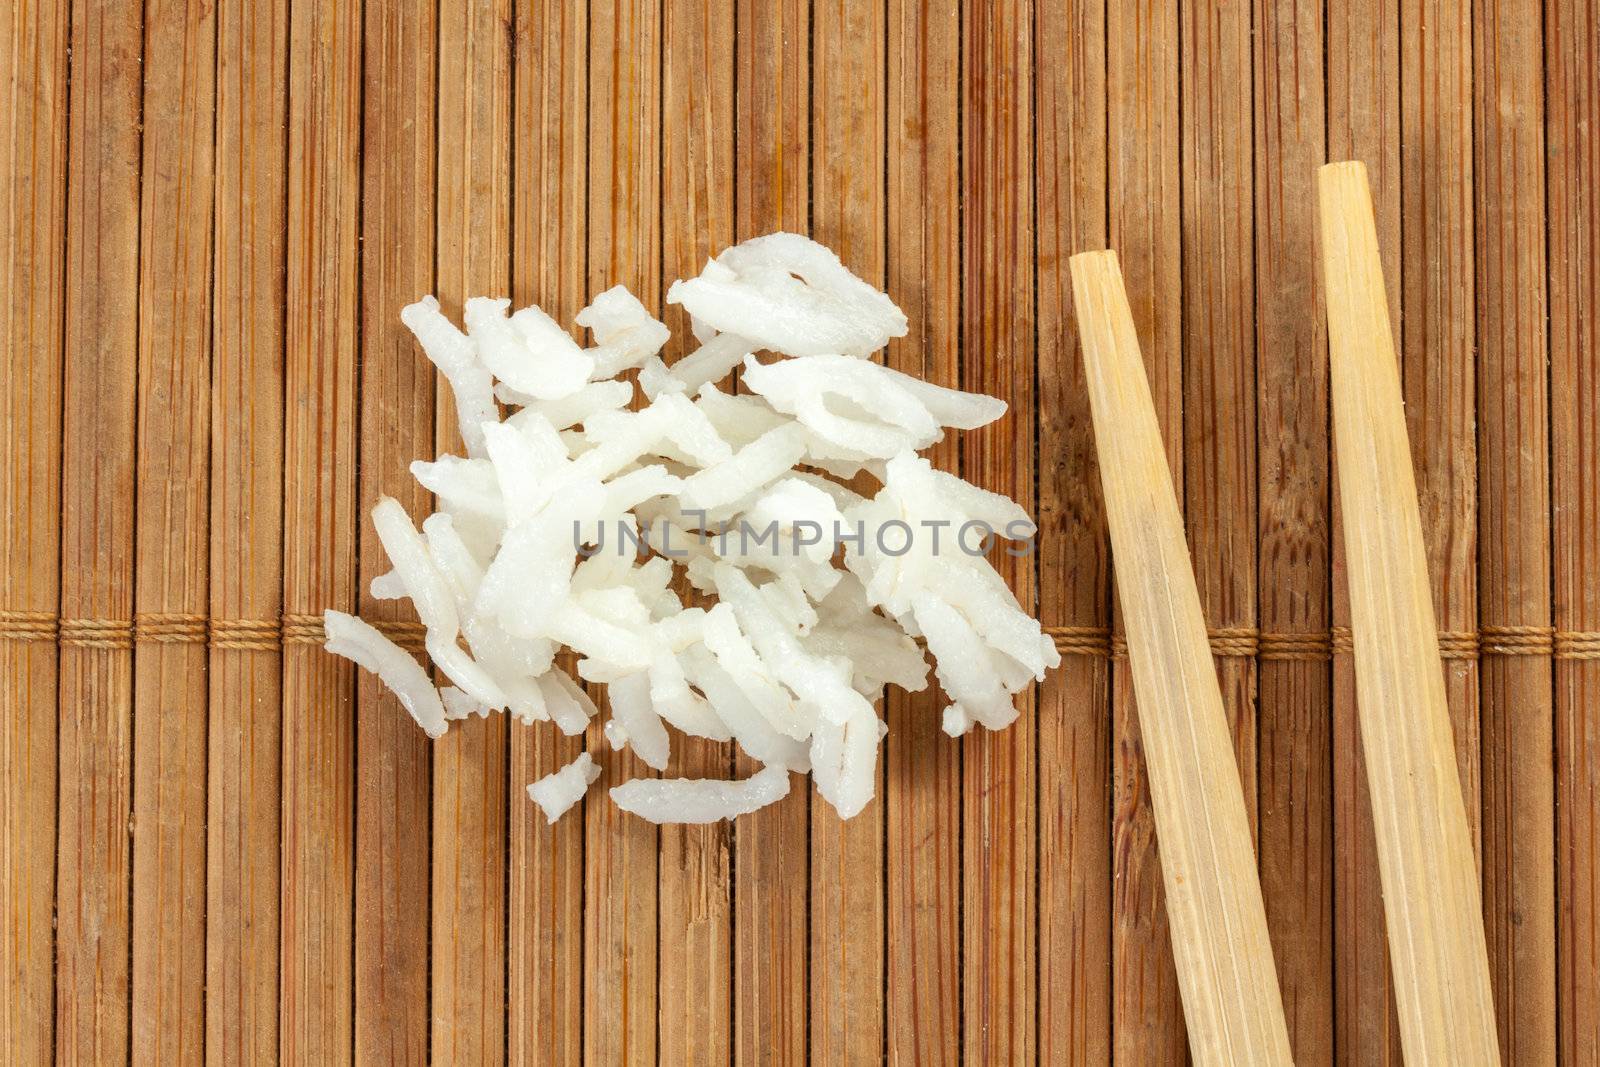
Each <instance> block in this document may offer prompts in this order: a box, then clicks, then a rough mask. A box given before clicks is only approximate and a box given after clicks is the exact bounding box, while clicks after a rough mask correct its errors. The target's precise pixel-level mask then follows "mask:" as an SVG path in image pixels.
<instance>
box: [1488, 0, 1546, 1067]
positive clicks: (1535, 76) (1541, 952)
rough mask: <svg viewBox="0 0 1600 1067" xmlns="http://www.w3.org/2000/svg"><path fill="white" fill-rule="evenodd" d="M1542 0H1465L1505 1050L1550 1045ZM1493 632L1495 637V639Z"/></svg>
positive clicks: (1493, 848)
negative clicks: (1531, 647)
mask: <svg viewBox="0 0 1600 1067" xmlns="http://www.w3.org/2000/svg"><path fill="white" fill-rule="evenodd" d="M1540 7H1541V4H1540V3H1539V0H1495V2H1493V3H1482V4H1478V5H1475V6H1474V22H1473V34H1472V39H1473V97H1474V106H1473V114H1474V116H1475V117H1476V124H1475V125H1476V131H1475V140H1476V148H1475V158H1474V162H1473V165H1474V175H1475V179H1476V180H1475V181H1474V183H1473V191H1474V195H1475V197H1476V217H1475V223H1476V225H1475V231H1476V238H1475V240H1474V247H1475V249H1476V253H1477V278H1476V286H1475V289H1476V292H1477V294H1478V298H1477V348H1478V368H1477V369H1478V443H1479V447H1478V485H1479V489H1478V495H1479V511H1478V530H1479V549H1478V571H1479V585H1478V590H1479V592H1478V621H1479V625H1480V627H1481V628H1482V631H1483V643H1484V653H1485V655H1484V661H1483V665H1482V667H1481V671H1482V682H1481V684H1482V691H1481V701H1480V706H1479V715H1480V717H1481V720H1482V731H1483V754H1482V761H1483V772H1482V773H1483V872H1484V877H1483V907H1484V921H1485V923H1486V924H1487V926H1488V944H1489V964H1490V973H1491V977H1492V978H1493V981H1494V991H1495V1015H1496V1017H1497V1018H1498V1019H1499V1020H1500V1027H1499V1035H1500V1053H1501V1056H1502V1057H1503V1058H1504V1059H1505V1060H1507V1061H1508V1062H1512V1063H1553V1062H1555V1058H1556V923H1555V903H1556V902H1555V877H1556V858H1555V821H1556V820H1555V768H1554V766H1553V761H1552V760H1551V753H1552V752H1553V751H1554V746H1555V709H1554V691H1553V689H1552V673H1551V661H1550V659H1549V658H1548V657H1544V656H1520V655H1504V654H1500V653H1499V652H1498V648H1499V647H1506V648H1507V649H1508V650H1514V649H1515V648H1516V647H1519V645H1518V643H1519V642H1521V641H1529V640H1531V641H1536V642H1537V641H1542V642H1543V643H1544V645H1545V647H1550V645H1551V642H1552V632H1551V629H1550V619H1551V610H1550V578H1551V572H1550V445H1549V440H1550V436H1549V435H1550V425H1549V403H1550V395H1549V389H1548V379H1547V374H1548V358H1547V349H1546V344H1545V329H1546V309H1545V197H1544V193H1545V168H1544V141H1545V138H1544V40H1543V36H1542V34H1541V33H1540ZM1497 635H1498V636H1497Z"/></svg>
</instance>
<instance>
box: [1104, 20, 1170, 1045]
mask: <svg viewBox="0 0 1600 1067" xmlns="http://www.w3.org/2000/svg"><path fill="white" fill-rule="evenodd" d="M1106 55H1107V59H1106V99H1107V116H1106V122H1107V133H1106V141H1107V148H1108V153H1109V156H1110V177H1109V179H1108V180H1107V182H1106V186H1107V200H1108V210H1109V215H1110V238H1111V239H1110V242H1109V244H1110V247H1112V248H1114V249H1116V250H1117V254H1118V258H1119V259H1120V260H1121V263H1122V270H1123V276H1124V278H1125V279H1126V283H1127V291H1128V300H1129V305H1130V307H1131V308H1132V310H1133V322H1134V328H1135V330H1136V331H1137V333H1138V336H1139V340H1140V343H1141V345H1142V348H1143V352H1144V365H1145V371H1146V373H1147V374H1148V375H1149V380H1150V393H1151V396H1152V399H1153V400H1154V402H1155V406H1156V419H1157V421H1158V423H1159V424H1160V426H1161V439H1162V442H1163V444H1164V445H1165V447H1166V449H1167V466H1168V468H1169V470H1170V471H1171V473H1172V481H1173V488H1174V491H1175V492H1176V493H1177V494H1178V496H1179V499H1182V496H1183V481H1184V469H1183V462H1184V455H1183V453H1184V450H1183V448H1182V444H1183V362H1182V360H1183V355H1182V353H1183V349H1182V344H1181V330H1182V316H1183V277H1182V262H1183V260H1182V250H1181V249H1182V239H1181V233H1180V220H1179V195H1180V194H1179V171H1180V167H1179V142H1178V82H1179V62H1178V56H1179V42H1178V11H1177V7H1176V6H1175V5H1172V4H1165V3H1156V2H1146V0H1139V2H1138V3H1135V4H1130V5H1123V4H1107V5H1106ZM1113 625H1114V626H1116V627H1118V628H1119V629H1120V626H1121V614H1120V612H1118V611H1116V610H1115V608H1114V609H1113ZM1112 701H1113V705H1112V706H1113V726H1112V731H1113V733H1112V740H1113V746H1112V753H1113V756H1112V759H1113V764H1112V822H1111V855H1112V892H1113V899H1112V920H1111V921H1112V932H1111V944H1112V975H1113V982H1112V984H1113V996H1112V1034H1113V1039H1114V1043H1113V1047H1112V1053H1113V1055H1114V1057H1115V1058H1116V1060H1117V1061H1118V1062H1122V1063H1171V1062H1174V1061H1181V1060H1182V1059H1183V1057H1184V1056H1185V1054H1186V1053H1185V1049H1186V1037H1185V1034H1184V1027H1183V1009H1182V1007H1181V1006H1180V1004H1179V999H1178V979H1177V975H1176V973H1175V972H1174V971H1173V966H1172V952H1171V949H1170V948H1169V947H1168V945H1169V938H1168V935H1167V917H1166V908H1165V904H1164V903H1163V900H1162V887H1161V868H1160V866H1159V855H1158V853H1157V846H1156V842H1155V823H1154V820H1153V818H1152V816H1151V812H1150V793H1149V784H1148V782H1147V781H1146V777H1145V770H1144V751H1143V741H1142V739H1141V737H1140V733H1139V718H1138V710H1137V707H1136V706H1135V703H1134V693H1133V679H1132V675H1131V674H1130V673H1129V671H1128V669H1127V664H1126V662H1122V663H1117V664H1114V665H1113V668H1112Z"/></svg>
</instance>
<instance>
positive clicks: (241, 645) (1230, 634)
mask: <svg viewBox="0 0 1600 1067" xmlns="http://www.w3.org/2000/svg"><path fill="white" fill-rule="evenodd" d="M371 625H372V627H373V628H374V629H376V630H377V631H378V632H379V633H381V634H383V635H384V636H385V637H388V638H389V639H390V640H391V641H393V642H394V643H395V644H397V645H399V646H400V647H402V648H405V649H409V650H411V651H419V650H421V649H422V648H423V645H424V642H425V639H426V637H427V630H426V629H425V628H424V627H423V625H422V623H420V622H417V621H415V620H406V619H380V620H377V621H373V622H372V623H371ZM1043 629H1044V632H1045V633H1046V634H1048V635H1049V636H1050V638H1051V640H1052V641H1054V642H1055V647H1056V649H1057V651H1059V652H1060V653H1061V654H1062V655H1064V656H1095V657H1099V658H1102V659H1103V658H1107V657H1109V658H1112V659H1122V658H1126V656H1127V655H1128V641H1127V638H1126V637H1124V636H1123V635H1122V634H1114V633H1111V632H1110V630H1108V629H1107V628H1106V627H1104V626H1046V627H1044V628H1043ZM1208 637H1209V638H1210V642H1211V651H1212V653H1213V654H1214V655H1217V656H1222V657H1230V658H1243V659H1249V658H1258V659H1262V660H1326V659H1328V658H1329V657H1330V656H1341V655H1348V654H1350V653H1351V652H1353V651H1354V649H1355V646H1354V642H1353V640H1352V638H1351V633H1350V628H1349V627H1348V626H1335V627H1333V628H1332V629H1330V630H1329V631H1327V632H1326V633H1314V632H1306V633H1272V632H1266V633H1263V632H1260V631H1257V630H1255V629H1253V628H1250V627H1243V626H1236V627H1225V628H1218V629H1215V630H1212V631H1211V632H1210V634H1209V635H1208ZM326 640H327V633H326V632H325V630H324V629H323V626H322V616H321V615H320V614H318V615H311V614H294V613H286V614H285V615H284V616H283V619H282V622H281V623H280V622H277V621H275V620H272V619H212V620H210V621H209V622H208V621H207V618H206V616H205V615H202V614H196V613H182V612H173V613H166V612H141V613H139V614H138V615H135V616H134V617H133V620H132V621H131V622H129V621H125V620H122V619H60V618H58V617H57V616H56V615H55V613H53V612H48V611H0V641H17V642H31V641H55V642H59V643H60V644H62V645H72V646H75V647H79V648H113V649H127V648H132V647H133V646H134V643H135V642H136V641H138V642H152V643H155V644H202V643H206V642H209V643H210V645H211V647H212V648H221V649H240V650H245V651H259V652H270V651H276V650H277V649H279V648H280V647H283V646H286V645H320V644H322V643H324V642H325V641H326ZM1480 655H1493V656H1553V657H1554V658H1555V659H1564V660H1600V630H1556V629H1554V628H1553V627H1549V626H1485V627H1484V628H1483V630H1482V632H1481V633H1473V632H1471V631H1464V630H1463V631H1449V630H1447V631H1444V632H1442V633H1440V634H1439V657H1440V658H1441V659H1453V660H1471V659H1477V658H1478V657H1479V656H1480Z"/></svg>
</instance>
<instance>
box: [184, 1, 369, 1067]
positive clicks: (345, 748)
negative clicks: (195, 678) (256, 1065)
mask: <svg viewBox="0 0 1600 1067" xmlns="http://www.w3.org/2000/svg"><path fill="white" fill-rule="evenodd" d="M252 10H255V11H261V10H264V9H261V8H254V9H252ZM359 14H360V12H359V8H357V7H355V6H354V5H350V4H342V3H337V2H329V3H315V2H313V3H293V4H291V5H289V42H288V44H289V49H288V99H289V111H288V117H289V130H288V157H287V158H288V206H287V212H288V246H287V249H286V252H285V262H286V269H285V272H284V284H285V287H286V290H285V291H286V298H285V299H286V306H287V311H286V314H285V342H286V347H285V354H284V428H283V433H284V493H283V500H284V522H283V538H284V540H283V567H284V580H283V608H284V612H285V613H286V618H291V619H293V618H301V617H305V616H313V615H316V614H318V613H320V612H321V611H322V610H323V609H324V608H329V607H333V608H338V609H340V610H351V609H352V608H354V607H355V606H356V603H357V581H358V574H357V565H356V550H357V532H356V531H357V523H358V521H359V516H358V514H357V508H356V502H357V495H356V494H357V482H356V458H357V455H358V451H357V444H358V442H357V434H358V432H359V425H358V420H359V408H358V406H357V405H358V398H359V396H360V392H359V388H358V376H357V369H356V368H357V356H358V345H359V343H360V338H359V331H358V325H359V323H360V313H361V307H360V299H359V298H360V288H359V286H360V263H361V260H360V247H361V246H360V241H361V231H360V229H359V226H358V224H359V222H360V212H359V204H360V197H361V144H362V137H361V105H362V91H361V54H362V49H361V20H360V17H359ZM267 121H270V118H268V119H267ZM365 684H370V682H368V683H365ZM355 693H356V671H355V669H354V668H353V667H352V666H351V665H350V664H349V663H347V662H345V661H344V660H341V659H338V658H335V657H333V656H329V655H328V654H327V653H325V652H324V651H323V650H322V649H321V648H320V647H319V646H317V645H313V644H299V643H296V644H293V645H290V646H288V647H286V648H285V649H284V652H283V743H282V759H283V782H282V797H283V799H282V804H281V808H280V806H279V802H278V798H277V797H276V796H273V795H270V787H271V786H272V785H275V784H276V775H275V768H274V764H275V762H276V752H277V747H276V745H275V744H273V743H272V742H271V741H270V740H269V739H268V738H265V737H261V736H259V731H261V730H263V729H265V728H267V726H268V725H269V724H265V723H262V722H259V721H245V720H243V719H242V717H241V719H240V720H239V721H238V722H237V724H236V725H233V728H232V730H231V731H230V732H229V733H228V734H227V735H226V736H227V738H228V747H227V748H226V749H222V750H221V751H217V746H216V745H215V744H214V751H213V756H212V782H213V795H216V794H218V793H223V794H224V795H228V796H231V795H232V793H233V791H236V790H237V791H238V792H239V796H238V798H237V800H230V803H235V804H238V805H240V807H241V808H242V809H246V808H247V810H242V811H241V813H240V815H239V816H238V817H237V818H236V820H235V822H237V823H238V824H239V827H240V828H239V829H238V830H232V831H231V836H230V837H229V839H228V841H227V844H228V847H229V848H232V849H234V850H236V851H237V852H238V858H237V859H232V858H228V859H225V858H224V857H225V855H226V853H225V852H224V851H223V848H222V847H221V843H220V842H217V841H216V840H215V838H216V836H217V835H218V834H220V833H221V832H222V827H219V826H218V825H217V822H216V819H215V816H213V818H212V825H213V828H214V829H213V846H212V851H211V857H210V867H211V871H212V878H213V884H215V885H217V886H219V887H220V886H223V885H227V886H228V887H229V888H228V891H229V893H230V894H232V895H234V896H236V897H237V898H238V900H239V905H238V906H239V907H240V908H241V909H254V910H256V912H257V913H258V914H262V915H264V916H265V915H266V914H267V909H268V908H269V905H267V904H265V903H263V902H262V899H261V895H262V893H263V892H265V887H266V886H268V885H270V884H271V883H270V879H271V878H272V877H273V876H274V875H275V874H276V870H277V857H276V856H272V855H270V854H263V853H262V852H260V851H259V850H258V849H256V848H255V847H254V845H253V842H254V841H255V840H256V836H257V832H256V831H255V830H254V829H253V828H255V827H260V826H265V825H271V824H272V822H271V820H276V819H280V818H281V820H282V826H283V843H282V848H283V861H282V871H283V902H284V908H283V912H284V923H283V928H284V931H285V956H284V958H285V960H286V964H285V975H284V978H283V980H284V981H286V982H288V983H290V984H291V985H292V986H293V987H294V991H293V992H292V993H291V994H290V995H289V997H288V999H289V1002H290V1003H291V1004H296V1002H297V1001H298V1000H299V997H300V996H301V995H302V992H303V991H305V990H304V984H305V982H306V981H307V979H308V977H310V976H311V975H315V981H318V982H323V981H328V980H329V979H330V978H331V979H332V980H333V982H335V983H337V984H334V985H331V986H325V987H323V989H321V990H319V991H317V992H314V993H310V992H309V991H306V992H308V995H312V996H322V997H325V998H326V1000H324V1005H325V1006H326V1008H327V1010H328V1013H329V1014H328V1020H329V1022H330V1023H331V1033H330V1034H328V1035H326V1036H327V1037H332V1038H333V1040H332V1041H326V1043H325V1044H324V1046H323V1047H327V1046H328V1045H333V1046H334V1047H333V1048H332V1049H331V1055H332V1056H333V1057H334V1060H335V1062H337V1060H338V1059H341V1058H343V1057H344V1055H345V1054H344V1052H343V1049H344V1048H345V1047H348V1046H347V1045H344V1044H342V1043H338V1044H336V1043H335V1042H338V1041H339V1039H341V1038H343V1037H344V1035H343V1034H340V1033H339V1031H338V1027H339V1026H341V1025H343V1026H348V1025H349V1024H348V1023H344V1022H343V1021H342V1019H343V1016H344V1015H345V1014H346V1012H347V1010H348V1009H344V1008H342V1006H338V1005H336V1004H335V1003H332V1002H334V1001H336V1000H337V999H340V998H345V997H349V996H350V995H351V994H350V993H349V992H347V991H346V989H345V987H346V986H348V984H349V978H348V977H344V976H345V975H348V974H349V973H350V972H349V971H348V970H346V968H347V967H348V966H349V965H348V964H347V963H346V962H345V961H346V960H348V959H349V957H350V955H351V953H352V946H351V938H352V933H351V927H350V920H349V916H350V915H351V913H352V912H353V910H354V905H353V895H354V881H353V879H354V874H353V868H354V865H355V862H356V856H355V853H356V842H357V840H359V839H358V838H357V837H356V835H355V832H354V822H355V814H356V811H355V792H356V786H355V783H354V777H355V770H356V767H355V728H354V718H355V711H356V706H355V701H354V697H355ZM219 732H220V731H218V730H213V731H212V738H213V742H214V743H215V742H216V740H217V736H218V733H219ZM219 756H222V757H223V758H219ZM223 825H224V826H228V827H230V829H231V824H223ZM268 864H270V865H271V866H270V868H269V867H268V866H267V865H268ZM255 868H259V869H255ZM236 872H237V873H236ZM275 926H276V924H275V923H274V924H273V927H274V929H273V930H272V932H273V933H274V934H275V933H276V929H275ZM265 947H266V946H262V951H264V950H265ZM272 947H273V948H274V949H275V948H276V946H272ZM276 962H277V960H276V956H275V955H274V956H272V957H271V958H270V963H271V964H273V965H275V964H276ZM249 966H250V970H251V972H252V973H253V974H255V975H258V976H259V977H258V978H257V981H268V980H270V985H269V986H268V988H269V989H271V990H274V991H275V990H276V989H277V987H278V985H277V984H278V981H279V977H278V974H277V972H276V967H275V966H273V967H272V968H271V969H269V959H267V958H259V959H258V958H255V953H254V952H252V958H251V959H250V961H249ZM312 968H315V970H312ZM208 983H209V976H208ZM208 989H209V985H208ZM208 1002H209V998H208ZM269 1003H270V1001H269ZM291 1018H292V1017H291ZM224 1022H225V1020H224V1019H223V1018H222V1017H220V1016H219V1017H217V1018H216V1020H215V1026H213V1027H212V1028H210V1029H209V1030H208V1038H209V1040H208V1046H207V1053H208V1059H209V1058H223V1059H229V1060H233V1061H235V1062H258V1061H260V1060H261V1059H262V1058H263V1057H266V1058H267V1059H269V1060H270V1059H271V1057H272V1055H273V1051H272V1050H271V1048H270V1047H269V1046H267V1045H266V1044H265V1042H266V1036H265V1035H264V1034H249V1035H246V1034H245V1033H243V1032H241V1031H239V1030H235V1029H232V1028H230V1027H228V1026H226V1025H224ZM273 1036H276V1033H274V1035H273ZM319 1036H324V1035H319ZM291 1040H295V1041H297V1042H299V1041H303V1040H304V1038H303V1037H302V1036H293V1037H292V1038H291ZM319 1043H322V1042H319ZM297 1047H299V1048H301V1049H305V1048H307V1046H306V1045H305V1044H303V1043H302V1044H298V1046H297ZM286 1051H287V1050H286Z"/></svg>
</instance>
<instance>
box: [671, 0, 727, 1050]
mask: <svg viewBox="0 0 1600 1067" xmlns="http://www.w3.org/2000/svg"><path fill="white" fill-rule="evenodd" d="M663 19H664V25H663V29H662V60H661V62H662V89H661V91H662V96H663V111H662V127H661V243H662V252H661V278H660V283H661V285H662V287H663V288H664V287H666V286H668V285H670V284H671V283H672V280H673V279H676V278H688V277H693V276H694V275H696V274H698V273H699V272H700V268H701V267H702V266H704V264H705V262H706V260H707V259H708V258H709V257H711V256H714V255H716V254H718V253H719V252H721V251H722V250H723V249H724V248H726V247H727V246H728V245H729V244H731V243H732V242H733V78H734V71H733V50H734V41H733V25H734V4H733V0H713V2H710V3H707V2H703V0H672V2H671V3H668V4H667V5H665V10H664V15H663ZM662 296H664V293H663V294H662ZM659 299H661V297H658V300H659ZM662 312H663V313H662V318H663V321H665V322H666V323H667V325H668V326H669V327H671V329H672V341H671V342H670V344H669V346H668V358H669V360H670V359H676V358H678V357H680V356H682V355H684V354H685V353H687V352H688V351H690V350H692V349H693V348H694V338H693V335H692V334H691V333H690V330H689V317H688V315H687V314H685V313H684V312H683V310H682V309H681V308H663V309H662ZM677 591H678V592H679V593H680V595H687V594H689V593H690V592H691V590H689V589H688V583H687V582H682V583H681V585H680V587H679V588H678V590H677ZM732 768H733V756H732V751H731V748H730V746H728V745H727V744H722V743H717V742H713V741H708V740H705V739H703V738H693V737H674V738H673V756H672V762H671V764H670V765H669V767H668V768H667V776H668V777H681V778H719V779H720V778H727V777H728V775H729V773H730V771H731V770H732ZM660 832H661V858H660V861H659V862H660V872H659V873H660V882H659V892H660V898H659V899H660V905H659V911H660V929H659V931H658V938H659V949H658V956H659V964H658V966H659V968H660V970H659V975H660V977H659V991H658V993H657V996H658V998H659V1005H658V1009H657V1010H658V1013H659V1020H660V1024H659V1030H660V1035H659V1040H660V1047H659V1050H658V1053H657V1054H658V1057H659V1059H660V1062H662V1063H695V1064H707V1065H716V1064H727V1063H728V1062H730V1061H731V1059H732V1057H733V1014H732V1011H733V1008H732V1003H733V998H732V982H733V897H732V878H731V876H732V868H731V866H730V864H731V862H732V852H733V848H732V846H733V833H734V831H733V828H732V827H731V826H730V825H729V824H728V823H726V822H717V823H712V824H710V825H705V826H663V827H661V831H660Z"/></svg>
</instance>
